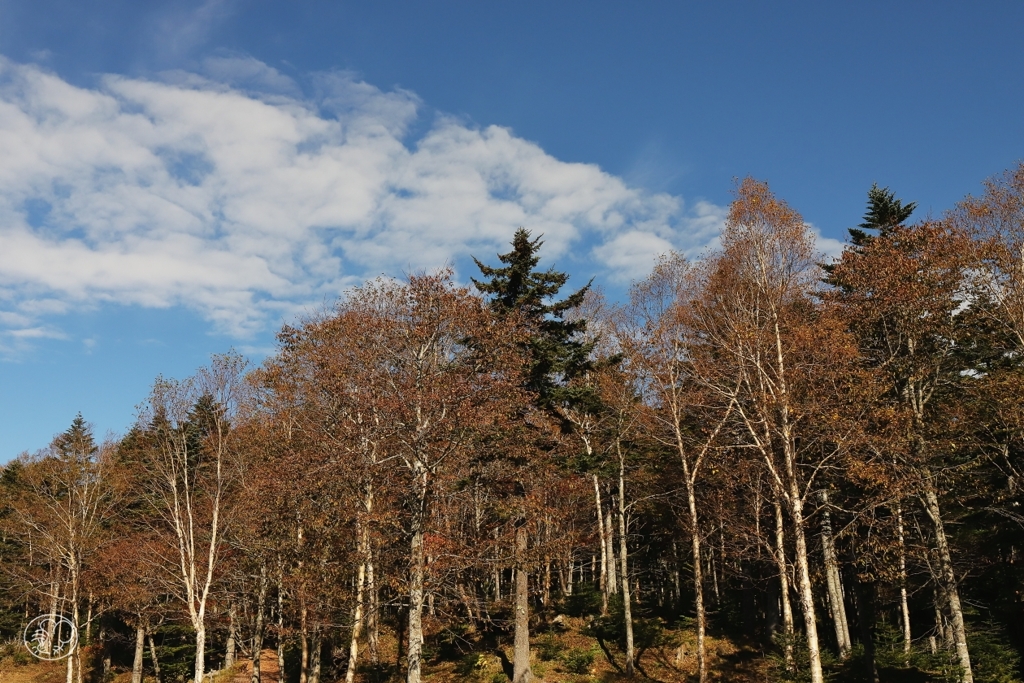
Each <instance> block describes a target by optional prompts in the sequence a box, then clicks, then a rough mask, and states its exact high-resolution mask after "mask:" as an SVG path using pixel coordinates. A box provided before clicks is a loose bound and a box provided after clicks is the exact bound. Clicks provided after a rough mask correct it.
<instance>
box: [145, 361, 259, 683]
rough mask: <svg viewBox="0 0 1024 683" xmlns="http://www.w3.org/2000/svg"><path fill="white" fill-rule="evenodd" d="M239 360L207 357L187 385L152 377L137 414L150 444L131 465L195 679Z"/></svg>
mask: <svg viewBox="0 0 1024 683" xmlns="http://www.w3.org/2000/svg"><path fill="white" fill-rule="evenodd" d="M246 363H247V362H246V361H245V359H243V358H242V357H241V356H238V355H236V354H228V355H224V356H215V357H214V359H213V362H212V363H211V365H210V366H209V367H206V368H202V369H200V370H199V371H198V372H197V373H196V374H195V375H194V376H193V377H191V378H189V379H187V380H184V381H180V382H179V381H174V380H167V379H163V378H159V379H157V381H156V383H155V384H154V386H153V391H152V394H151V396H150V399H149V403H148V405H147V406H146V408H145V409H144V410H143V412H142V414H141V415H140V416H139V429H140V431H141V432H143V433H145V434H146V435H147V437H148V439H149V446H150V448H149V449H148V452H147V453H146V454H145V456H144V458H143V460H142V462H141V463H139V464H140V465H142V466H143V467H145V468H146V469H147V473H148V475H149V476H148V477H146V479H145V480H144V484H145V485H146V486H148V487H149V488H148V490H146V491H145V492H144V495H145V497H146V498H147V503H148V505H149V507H150V509H152V510H154V511H155V512H156V517H155V518H154V519H153V520H152V524H153V527H154V530H156V531H158V532H160V534H161V536H162V538H163V539H164V543H165V546H164V549H163V552H162V561H163V562H164V563H165V567H166V569H167V572H168V575H169V576H171V577H173V579H172V580H171V590H172V592H173V594H174V595H176V596H177V597H178V598H179V599H180V600H181V601H182V602H183V603H184V606H185V610H186V613H187V615H188V619H189V622H190V624H191V625H192V628H193V630H194V631H195V639H196V655H195V662H194V668H193V673H194V679H193V680H195V681H197V682H198V681H202V680H203V674H204V672H205V669H206V634H207V608H208V606H209V604H210V597H211V590H212V589H213V587H214V582H215V579H216V577H217V570H218V565H219V563H220V561H221V559H222V551H223V548H224V542H225V535H226V533H227V529H228V527H229V526H230V522H231V514H230V513H231V510H230V507H229V500H230V498H229V496H230V493H231V491H232V487H233V486H234V484H235V481H236V475H237V467H236V463H235V462H234V461H233V455H234V453H233V451H232V441H231V438H232V434H231V428H232V421H233V420H235V419H237V418H240V416H241V414H242V413H243V411H244V408H245V406H244V403H245V389H246V387H245V383H244V379H243V372H244V371H245V367H246Z"/></svg>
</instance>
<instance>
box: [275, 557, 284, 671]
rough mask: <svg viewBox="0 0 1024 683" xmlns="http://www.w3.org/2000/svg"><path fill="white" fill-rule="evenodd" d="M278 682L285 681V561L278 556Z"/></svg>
mask: <svg viewBox="0 0 1024 683" xmlns="http://www.w3.org/2000/svg"><path fill="white" fill-rule="evenodd" d="M277 683H285V671H284V562H283V561H282V560H281V558H280V557H278V558H277Z"/></svg>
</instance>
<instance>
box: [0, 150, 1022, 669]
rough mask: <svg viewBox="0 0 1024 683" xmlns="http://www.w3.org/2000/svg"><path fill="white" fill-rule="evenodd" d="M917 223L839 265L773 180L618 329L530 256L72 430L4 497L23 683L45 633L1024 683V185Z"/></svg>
mask: <svg viewBox="0 0 1024 683" xmlns="http://www.w3.org/2000/svg"><path fill="white" fill-rule="evenodd" d="M915 208H916V207H915V205H914V204H913V203H911V202H905V201H903V200H902V199H900V198H897V196H896V194H895V193H894V192H893V191H891V190H890V189H888V188H884V187H878V186H873V187H872V188H871V189H870V190H869V192H868V195H867V204H866V212H865V215H864V217H863V218H862V219H861V223H860V225H859V226H858V227H856V228H851V229H850V231H849V239H848V241H847V244H846V245H845V248H844V250H843V252H842V254H841V256H839V257H838V258H834V259H830V258H827V257H825V256H823V255H822V254H820V253H819V252H818V251H817V249H816V242H815V233H814V232H813V231H812V230H811V228H810V227H809V226H808V225H807V223H806V222H805V221H804V219H803V218H802V217H801V215H800V214H799V213H798V212H797V211H796V210H795V209H794V208H792V207H790V206H789V205H788V204H787V203H786V202H785V201H784V200H783V199H781V198H779V197H776V196H775V195H774V194H773V193H772V191H771V190H770V189H769V187H768V185H767V184H766V183H763V182H760V181H757V180H754V179H751V178H747V179H744V180H741V181H738V182H737V185H736V188H735V191H734V200H733V202H732V204H731V205H730V208H729V213H728V217H727V220H726V223H725V227H724V230H723V232H722V234H721V236H720V240H719V243H718V246H717V247H716V248H714V249H712V250H709V251H708V252H706V253H704V254H702V255H700V256H699V258H691V259H688V258H685V257H684V256H682V255H680V254H675V253H670V254H666V255H664V256H662V257H661V258H659V259H658V261H657V262H656V263H655V264H653V270H652V272H651V274H650V275H649V276H648V277H647V278H646V279H644V280H642V281H639V282H636V283H634V284H633V285H632V287H631V288H630V290H629V295H628V299H626V300H625V301H621V302H614V301H609V300H607V299H606V298H605V297H603V296H602V295H601V293H600V290H599V288H598V287H597V286H596V285H595V284H593V283H588V284H585V285H584V286H582V287H578V286H577V287H576V288H567V287H566V285H567V281H568V278H567V276H566V275H565V274H564V273H562V272H559V271H557V270H555V269H547V270H545V269H543V268H542V267H541V265H540V264H541V261H542V257H543V253H542V252H543V239H542V237H543V236H542V235H534V234H531V232H529V231H528V230H526V229H520V230H519V231H518V232H516V234H515V235H514V237H513V238H512V241H511V250H510V251H508V252H507V253H504V254H501V255H500V256H498V260H497V261H490V262H488V260H486V259H484V260H477V261H476V266H477V268H478V273H477V274H476V278H475V279H472V282H471V284H470V285H467V286H463V285H462V284H460V283H459V282H457V281H456V279H455V276H454V274H453V273H452V272H451V271H441V272H436V273H428V274H416V275H412V276H409V277H406V278H404V279H379V280H376V281H372V282H368V283H366V284H365V285H363V286H360V287H357V288H355V289H352V290H351V291H349V292H348V293H347V294H346V295H344V296H343V297H342V298H340V299H339V300H338V301H336V302H335V303H334V304H333V305H331V306H329V307H325V308H324V309H323V310H321V311H320V312H318V313H316V314H312V315H309V316H308V317H307V318H305V319H303V320H301V321H299V322H297V323H295V324H294V325H287V326H285V327H283V328H282V329H281V330H280V332H279V334H278V336H277V339H278V342H277V347H276V351H275V352H274V353H273V354H272V355H270V356H269V357H268V358H267V359H266V360H265V361H264V362H262V363H261V364H258V365H254V364H252V363H250V362H249V361H248V360H247V359H245V358H244V357H242V356H241V355H239V354H237V353H234V352H230V353H227V354H224V355H221V356H216V357H214V358H212V359H211V361H210V363H209V364H208V365H207V366H206V367H203V368H201V369H199V370H198V371H197V372H196V373H195V374H194V375H193V376H191V377H188V378H185V379H170V378H165V377H158V378H157V379H156V380H155V381H154V383H153V385H152V390H151V392H150V394H149V395H148V396H147V397H144V400H143V403H142V404H141V407H140V408H139V412H138V415H137V419H136V421H135V423H134V424H133V425H132V426H131V428H130V429H128V430H127V431H126V433H125V434H124V435H123V436H120V437H118V438H116V439H115V438H110V439H108V440H106V441H103V442H100V441H98V439H97V437H96V436H95V435H94V434H93V433H92V429H91V427H90V425H89V423H88V422H87V421H86V419H85V417H83V415H82V414H80V415H79V416H78V417H76V418H75V419H74V421H73V422H71V424H70V426H69V427H68V429H67V430H66V431H64V432H62V433H61V434H58V435H57V436H56V437H55V438H54V439H53V441H52V443H50V444H49V446H47V447H46V448H43V449H41V450H40V451H38V452H36V453H33V454H29V453H26V454H23V455H22V456H21V457H19V458H17V459H15V460H13V461H12V462H10V463H9V464H7V465H6V466H4V467H3V468H2V469H0V642H2V643H5V644H2V645H0V680H7V679H6V678H5V676H14V677H15V678H12V679H11V680H17V672H18V671H19V669H20V670H28V669H29V668H31V667H34V666H42V665H41V664H37V663H36V662H35V660H34V659H32V657H31V656H30V655H29V653H28V652H26V651H25V648H24V646H23V645H22V638H23V636H22V634H23V632H24V629H25V627H26V624H27V623H28V622H29V621H30V620H31V619H32V618H34V617H36V616H38V615H47V614H48V615H63V616H64V617H66V618H67V619H68V620H70V621H71V622H72V623H73V625H74V626H75V628H76V629H77V632H78V634H79V636H78V639H77V641H76V642H75V643H74V644H73V645H72V646H71V650H70V651H69V652H67V653H65V654H66V655H67V656H66V657H64V658H63V659H60V660H59V661H58V662H57V663H55V664H52V665H49V666H50V668H49V669H47V671H48V673H47V674H46V675H47V676H49V678H46V677H44V678H38V679H32V680H39V681H45V682H47V683H59V681H61V680H64V681H66V683H85V682H86V681H92V682H95V683H105V682H106V681H111V680H114V679H115V678H118V679H119V680H121V681H123V683H129V682H130V683H142V681H143V680H144V679H145V680H147V681H153V682H155V683H184V682H185V681H203V680H204V679H207V680H211V681H218V682H219V681H224V682H227V681H248V680H251V681H252V682H253V683H260V682H261V681H274V682H275V683H284V682H285V681H287V682H288V683H325V682H334V681H342V680H344V681H345V683H354V682H355V681H361V682H366V683H376V682H383V681H400V680H403V679H404V680H405V681H407V682H408V683H421V682H422V681H426V680H429V679H433V680H434V681H436V682H438V683H440V682H441V681H447V680H469V681H480V682H481V683H501V682H502V681H510V682H511V683H530V681H549V682H552V683H554V682H557V681H574V682H580V683H582V682H583V681H596V680H605V681H617V680H625V679H637V680H642V679H649V680H656V681H683V680H692V681H699V683H706V682H707V681H711V680H721V681H730V680H736V681H747V680H749V681H810V682H812V683H822V682H823V681H826V680H829V681H851V682H852V681H865V682H868V683H875V682H884V681H949V682H953V681H959V682H962V683H990V682H991V683H1010V682H1013V681H1021V680H1022V678H1021V674H1022V672H1021V663H1020V662H1021V657H1020V655H1021V653H1022V651H1024V602H1022V600H1024V597H1022V594H1021V590H1022V588H1024V571H1022V567H1021V563H1019V562H1018V559H1021V558H1020V556H1019V555H1018V549H1024V510H1021V501H1022V500H1024V481H1022V479H1021V471H1022V470H1024V407H1022V405H1021V400H1020V399H1021V397H1022V396H1024V164H1021V165H1020V166H1018V167H1016V168H1014V169H1011V170H1009V171H1006V172H1004V173H1003V174H1001V175H997V176H995V177H993V178H991V179H989V180H988V181H986V183H985V185H984V188H983V192H982V193H981V194H979V195H978V196H967V197H966V198H964V199H963V200H962V201H960V202H959V203H958V204H956V205H955V207H954V208H953V209H951V210H950V211H948V212H946V213H945V214H943V215H942V216H941V217H938V218H935V217H929V218H927V219H925V220H917V219H914V218H912V215H913V213H914V210H915ZM856 220H857V218H856V217H852V219H851V223H853V222H855V221H856ZM527 227H528V226H527ZM86 412H87V411H86ZM1018 546H1020V548H1018ZM24 680H28V679H24Z"/></svg>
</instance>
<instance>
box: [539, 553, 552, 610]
mask: <svg viewBox="0 0 1024 683" xmlns="http://www.w3.org/2000/svg"><path fill="white" fill-rule="evenodd" d="M540 602H541V604H542V605H544V606H545V607H547V606H548V605H550V604H551V558H550V557H548V556H545V557H544V590H543V591H542V592H541V595H540Z"/></svg>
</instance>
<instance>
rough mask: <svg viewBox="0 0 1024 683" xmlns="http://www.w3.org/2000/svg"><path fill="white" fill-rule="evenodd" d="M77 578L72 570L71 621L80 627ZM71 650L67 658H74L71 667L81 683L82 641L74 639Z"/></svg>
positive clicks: (107, 656) (76, 572)
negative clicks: (70, 654)
mask: <svg viewBox="0 0 1024 683" xmlns="http://www.w3.org/2000/svg"><path fill="white" fill-rule="evenodd" d="M78 578H79V577H78V571H77V570H73V571H72V583H71V585H72V589H71V614H72V615H73V618H74V622H73V623H74V624H75V628H80V626H79V624H80V623H81V615H80V614H79V612H78ZM104 647H105V645H104ZM72 652H73V654H72V656H71V657H69V658H68V659H73V660H75V664H74V666H72V667H71V668H72V669H74V672H75V680H76V681H77V682H78V683H82V643H81V641H79V640H75V646H74V649H73V650H72ZM104 656H105V658H106V659H105V662H104V663H106V664H107V666H108V669H107V670H108V671H109V661H110V660H109V655H107V654H106V653H104ZM70 671H71V669H69V674H70ZM68 683H71V681H70V680H68Z"/></svg>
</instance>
